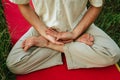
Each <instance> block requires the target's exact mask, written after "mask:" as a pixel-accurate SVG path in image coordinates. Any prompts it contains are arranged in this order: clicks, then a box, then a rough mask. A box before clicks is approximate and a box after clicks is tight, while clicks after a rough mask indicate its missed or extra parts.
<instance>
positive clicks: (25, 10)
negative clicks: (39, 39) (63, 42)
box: [18, 4, 47, 35]
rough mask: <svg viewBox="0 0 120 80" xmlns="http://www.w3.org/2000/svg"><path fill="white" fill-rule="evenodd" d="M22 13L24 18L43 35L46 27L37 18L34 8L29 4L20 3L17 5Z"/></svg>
mask: <svg viewBox="0 0 120 80" xmlns="http://www.w3.org/2000/svg"><path fill="white" fill-rule="evenodd" d="M18 7H19V9H20V11H21V13H22V15H23V16H24V17H25V19H26V20H27V21H28V22H29V23H30V24H31V25H32V26H33V27H34V28H35V29H36V30H37V31H38V32H39V33H40V34H41V35H45V30H46V29H47V27H46V26H45V24H44V23H43V22H42V21H41V20H40V19H39V17H38V16H37V15H36V13H35V12H34V10H32V8H31V7H30V6H29V4H20V5H18Z"/></svg>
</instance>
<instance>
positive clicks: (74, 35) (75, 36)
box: [72, 32, 78, 40]
mask: <svg viewBox="0 0 120 80" xmlns="http://www.w3.org/2000/svg"><path fill="white" fill-rule="evenodd" d="M77 37H78V36H77V35H76V33H75V32H72V39H73V40H75V39H76V38H77Z"/></svg>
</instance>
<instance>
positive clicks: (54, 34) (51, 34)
mask: <svg viewBox="0 0 120 80" xmlns="http://www.w3.org/2000/svg"><path fill="white" fill-rule="evenodd" d="M46 34H48V35H50V36H53V37H57V34H56V33H54V32H53V31H50V30H48V31H46Z"/></svg>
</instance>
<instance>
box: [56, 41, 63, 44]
mask: <svg viewBox="0 0 120 80" xmlns="http://www.w3.org/2000/svg"><path fill="white" fill-rule="evenodd" d="M55 44H60V45H62V44H64V43H63V42H59V41H55Z"/></svg>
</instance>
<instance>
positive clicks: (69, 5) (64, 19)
mask: <svg viewBox="0 0 120 80" xmlns="http://www.w3.org/2000/svg"><path fill="white" fill-rule="evenodd" d="M10 1H11V2H13V3H16V4H27V3H29V1H30V0H10ZM89 1H90V3H91V5H93V6H95V7H101V6H102V5H103V0H89ZM32 2H33V6H34V8H35V12H36V13H37V15H38V16H39V18H40V19H42V21H43V22H44V23H45V24H46V25H47V26H48V27H53V28H55V29H56V30H58V31H71V30H73V29H74V28H75V27H76V26H77V24H78V23H79V21H80V20H81V18H82V16H83V15H84V13H85V12H86V4H87V2H88V0H32Z"/></svg>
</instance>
